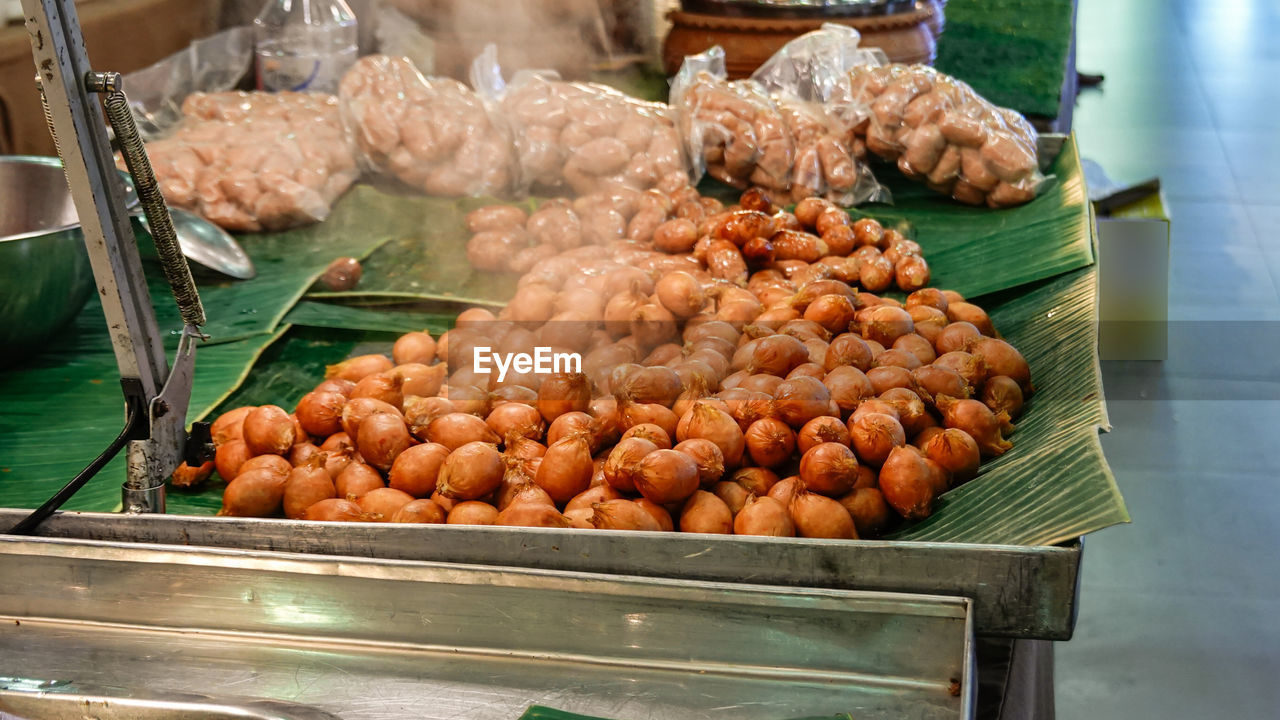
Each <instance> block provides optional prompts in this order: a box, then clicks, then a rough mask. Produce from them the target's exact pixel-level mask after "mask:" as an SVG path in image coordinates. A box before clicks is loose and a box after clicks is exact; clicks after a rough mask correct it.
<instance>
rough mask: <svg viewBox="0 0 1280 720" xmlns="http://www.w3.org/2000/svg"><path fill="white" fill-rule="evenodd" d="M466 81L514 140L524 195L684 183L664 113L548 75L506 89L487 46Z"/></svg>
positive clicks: (526, 77) (530, 74) (526, 76)
mask: <svg viewBox="0 0 1280 720" xmlns="http://www.w3.org/2000/svg"><path fill="white" fill-rule="evenodd" d="M471 80H472V86H473V87H475V89H476V92H477V93H478V94H479V95H480V97H481V98H482V99H484V101H485V105H486V107H488V108H489V110H490V113H491V116H492V117H493V118H494V119H495V121H496V122H500V123H501V124H502V125H503V126H504V127H505V128H506V130H507V132H508V135H509V136H510V138H511V141H512V143H513V145H514V147H515V154H516V161H517V167H518V168H519V183H518V187H519V189H520V190H521V191H530V190H532V191H536V192H539V193H544V192H552V193H554V192H560V191H563V190H566V189H569V190H572V191H573V192H575V193H576V194H578V195H587V194H592V193H608V192H614V191H640V190H647V189H649V188H653V187H657V186H658V185H659V184H660V183H664V182H665V183H666V184H668V185H670V184H672V183H674V182H676V181H677V180H679V179H680V178H681V177H683V181H682V183H683V184H688V182H689V171H688V168H687V166H686V162H685V158H684V154H683V153H682V152H681V144H680V136H679V133H678V132H677V130H676V126H675V121H674V120H673V113H672V112H671V109H670V108H669V107H668V106H666V105H662V104H659V103H651V102H645V101H642V100H638V99H636V98H633V97H630V96H628V95H625V94H623V93H621V92H618V91H617V90H614V89H613V88H610V87H606V86H604V85H598V84H595V83H570V82H564V81H562V80H560V79H559V76H558V75H557V74H556V73H554V72H552V71H529V70H522V71H520V72H518V73H516V75H515V76H514V77H513V78H512V79H511V82H510V83H507V82H505V81H503V79H502V70H501V68H500V67H499V65H498V62H497V51H496V48H494V47H493V46H492V45H491V46H489V47H487V48H486V49H485V51H484V52H483V53H481V55H480V56H479V57H477V58H476V60H475V62H474V63H473V64H472V69H471ZM677 184H680V183H677Z"/></svg>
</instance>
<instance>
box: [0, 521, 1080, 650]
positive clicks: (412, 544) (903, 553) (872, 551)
mask: <svg viewBox="0 0 1280 720" xmlns="http://www.w3.org/2000/svg"><path fill="white" fill-rule="evenodd" d="M27 512H28V511H25V510H0V527H12V526H13V525H14V524H15V523H16V522H17V521H18V520H19V519H21V518H22V517H24V516H25V515H26V513H27ZM39 532H40V533H41V535H44V536H49V537H64V538H81V539H88V540H106V541H112V542H136V543H158V544H168V545H201V546H209V547H224V548H240V549H246V550H272V551H281V552H294V553H308V554H316V555H341V556H352V557H377V558H388V559H401V560H431V561H440V562H459V563H470V564H475V565H501V566H512V567H533V568H544V569H553V570H566V571H577V572H592V573H616V574H621V575H642V576H646V577H665V578H682V579H689V580H704V581H715V582H747V583H756V584H764V585H792V586H801V587H820V588H836V589H842V590H876V591H890V592H905V593H923V594H931V595H952V596H960V597H967V598H971V599H972V600H973V603H974V625H975V628H976V631H977V632H978V634H981V635H991V636H1003V637H1024V638H1039V639H1046V640H1066V639H1069V638H1070V637H1071V633H1072V630H1073V628H1074V627H1075V617H1076V598H1077V590H1078V585H1079V576H1080V556H1081V550H1080V547H1081V546H1080V544H1079V543H1073V544H1071V545H1067V546H1061V547H1024V546H1005V545H964V544H956V543H914V542H913V543H907V542H880V541H862V540H855V541H848V540H804V539H799V538H755V537H741V536H716V535H688V534H682V533H641V532H609V531H603V530H595V531H591V532H583V531H573V530H550V529H540V528H500V527H463V526H454V525H448V526H446V525H413V526H407V525H389V524H379V523H314V522H297V521H291V520H255V519H238V518H214V517H195V516H180V515H118V514H112V513H59V514H57V515H54V516H53V517H51V518H49V519H48V520H47V521H45V523H44V524H43V525H41V527H40V530H39ZM0 537H3V536H0Z"/></svg>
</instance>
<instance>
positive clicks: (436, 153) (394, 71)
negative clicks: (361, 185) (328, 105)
mask: <svg viewBox="0 0 1280 720" xmlns="http://www.w3.org/2000/svg"><path fill="white" fill-rule="evenodd" d="M338 99H339V101H340V103H341V107H342V115H343V118H344V119H345V120H346V123H347V127H348V129H349V130H350V131H351V135H352V137H353V138H354V140H355V144H356V148H357V150H358V151H359V155H360V160H361V163H362V164H363V165H364V166H365V168H366V169H367V170H369V171H370V172H373V173H378V174H383V175H390V176H392V177H394V178H396V179H398V180H399V181H400V182H402V183H404V184H405V185H408V186H410V187H413V188H416V189H418V190H421V191H423V192H426V193H428V194H430V195H438V196H442V197H463V196H480V195H505V194H507V193H508V192H510V190H511V187H512V179H513V177H512V176H513V168H514V163H513V158H512V153H511V146H510V142H509V141H508V140H507V138H506V136H505V135H504V134H503V133H502V132H501V131H500V130H499V129H498V128H497V127H495V126H494V124H493V123H492V122H490V120H489V116H488V114H487V113H486V112H485V108H484V104H483V103H482V102H481V101H480V98H479V97H478V96H477V95H476V94H475V93H474V92H472V91H471V89H470V88H468V87H467V86H465V85H463V84H462V83H460V82H458V81H456V80H453V79H450V78H439V77H431V78H428V77H424V76H423V75H422V73H420V72H418V69H417V68H416V67H414V65H413V63H412V62H410V61H409V60H408V59H407V58H397V57H389V56H387V55H369V56H366V57H363V58H361V59H360V60H358V61H357V62H356V64H355V65H354V66H353V67H352V68H351V69H350V70H348V71H347V74H346V75H344V76H343V78H342V82H341V84H340V85H339V88H338Z"/></svg>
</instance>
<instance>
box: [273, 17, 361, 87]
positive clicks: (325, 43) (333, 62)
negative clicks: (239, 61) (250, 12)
mask: <svg viewBox="0 0 1280 720" xmlns="http://www.w3.org/2000/svg"><path fill="white" fill-rule="evenodd" d="M253 30H254V41H255V47H254V53H255V56H256V57H255V61H256V73H257V85H258V89H259V90H266V91H269V92H276V91H280V90H294V91H298V92H303V91H307V92H325V93H335V92H337V90H338V81H339V80H341V79H342V75H343V73H345V72H346V71H347V69H348V68H350V67H351V65H352V64H353V63H355V61H356V43H357V36H356V32H357V31H356V16H355V14H353V13H352V12H351V8H350V7H348V6H347V4H346V2H344V1H343V0H267V3H266V4H265V5H263V6H262V11H261V12H260V13H258V17H257V18H255V19H254V21H253Z"/></svg>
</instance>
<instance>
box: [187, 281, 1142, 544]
mask: <svg viewBox="0 0 1280 720" xmlns="http://www.w3.org/2000/svg"><path fill="white" fill-rule="evenodd" d="M1096 283H1097V271H1096V268H1092V267H1091V268H1085V269H1081V270H1078V271H1075V272H1072V273H1068V274H1065V275H1063V276H1061V277H1059V278H1055V279H1052V280H1048V281H1043V282H1040V283H1037V284H1035V285H1032V286H1028V287H1025V288H1020V289H1017V290H1012V291H1008V292H1006V293H1004V294H1002V295H999V296H991V297H989V298H979V302H980V303H983V304H984V307H987V308H988V309H989V311H990V314H991V317H992V320H993V321H994V322H995V324H996V327H997V328H998V329H1000V331H1001V333H1002V334H1003V335H1004V336H1005V337H1006V338H1007V339H1008V340H1009V341H1010V342H1011V343H1013V344H1014V346H1015V347H1017V348H1018V349H1019V350H1020V351H1021V352H1022V353H1023V354H1024V356H1025V357H1026V358H1027V361H1028V362H1029V363H1030V364H1031V368H1032V373H1033V377H1034V379H1035V383H1036V386H1037V392H1036V393H1035V395H1034V396H1033V397H1032V398H1031V400H1030V402H1029V403H1028V406H1027V410H1026V413H1025V414H1024V415H1023V417H1022V419H1021V421H1020V422H1019V425H1018V429H1017V431H1016V432H1015V433H1014V434H1013V436H1012V440H1013V443H1014V445H1013V449H1012V450H1010V451H1009V452H1007V453H1005V454H1004V455H1003V456H1001V457H1000V458H997V459H995V460H992V461H989V462H987V463H986V464H984V465H983V468H982V472H981V474H980V475H979V476H978V477H977V478H975V479H974V480H972V481H970V482H969V483H967V484H965V485H963V486H961V487H959V488H957V489H955V490H953V491H951V492H949V493H947V494H946V495H944V496H943V497H942V498H941V499H940V501H939V503H938V506H937V510H936V512H935V513H934V515H933V516H932V517H930V518H929V519H927V520H925V521H923V522H919V523H915V524H912V525H909V526H906V527H904V528H903V529H901V530H899V531H898V532H897V533H895V534H894V535H892V536H891V537H892V539H900V540H941V541H951V542H969V543H989V544H1001V545H1045V544H1052V543H1055V542H1059V541H1062V540H1066V539H1070V538H1074V537H1078V536H1080V535H1082V534H1085V533H1088V532H1092V531H1095V530H1100V529H1102V528H1104V527H1108V526H1110V525H1114V524H1117V523H1122V522H1127V521H1128V514H1127V512H1126V510H1125V507H1124V501H1123V499H1122V498H1121V497H1120V493H1119V491H1118V489H1117V488H1116V485H1115V481H1114V478H1113V477H1112V475H1111V472H1110V470H1109V469H1108V467H1107V464H1106V460H1105V458H1104V457H1103V455H1102V449H1101V446H1100V444H1099V442H1098V432H1099V430H1100V429H1105V428H1106V422H1107V421H1106V412H1105V409H1104V406H1103V403H1102V384H1101V378H1100V375H1099V370H1098V362H1097V356H1096V354H1095V347H1096V342H1097V330H1096V324H1095V315H1094V308H1095V296H1096V288H1095V286H1096ZM393 340H394V335H385V334H378V333H369V332H347V331H342V330H334V329H324V330H322V329H316V328H293V329H292V330H290V331H289V332H288V333H286V334H285V336H284V337H283V338H282V339H281V340H280V341H279V342H277V343H276V344H274V345H273V346H272V347H271V348H269V349H268V351H267V352H266V353H264V354H263V356H262V358H261V359H260V360H259V363H258V366H257V367H256V368H255V369H254V371H253V373H252V374H251V376H250V377H251V380H250V381H249V382H248V383H246V384H245V385H244V386H242V387H241V388H240V389H239V390H237V391H236V392H235V393H234V394H233V395H232V396H231V397H229V398H227V400H226V401H225V402H224V403H223V404H222V405H221V406H220V407H219V408H218V411H219V412H220V411H225V410H229V409H232V408H234V407H239V406H241V405H260V404H265V403H273V404H276V405H280V406H282V407H285V408H292V407H293V405H294V404H296V403H297V400H298V398H300V397H301V396H302V395H303V394H304V393H306V392H307V391H309V390H310V389H311V388H312V387H314V386H315V384H316V383H318V382H319V381H320V380H321V379H323V377H324V367H325V365H328V364H332V363H334V362H337V361H339V360H341V359H343V358H345V357H348V356H349V355H353V354H362V353H365V352H383V353H385V352H387V351H388V350H389V348H390V344H391V342H392V341H393ZM223 487H225V485H224V484H223V483H222V482H220V481H217V480H216V479H215V480H214V482H212V483H211V484H209V485H208V486H207V487H205V488H203V489H200V490H196V491H188V492H181V491H175V492H173V493H171V494H170V500H169V503H170V509H171V512H190V513H194V514H212V513H213V512H214V511H216V510H217V508H218V507H219V506H220V499H221V495H222V489H223Z"/></svg>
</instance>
